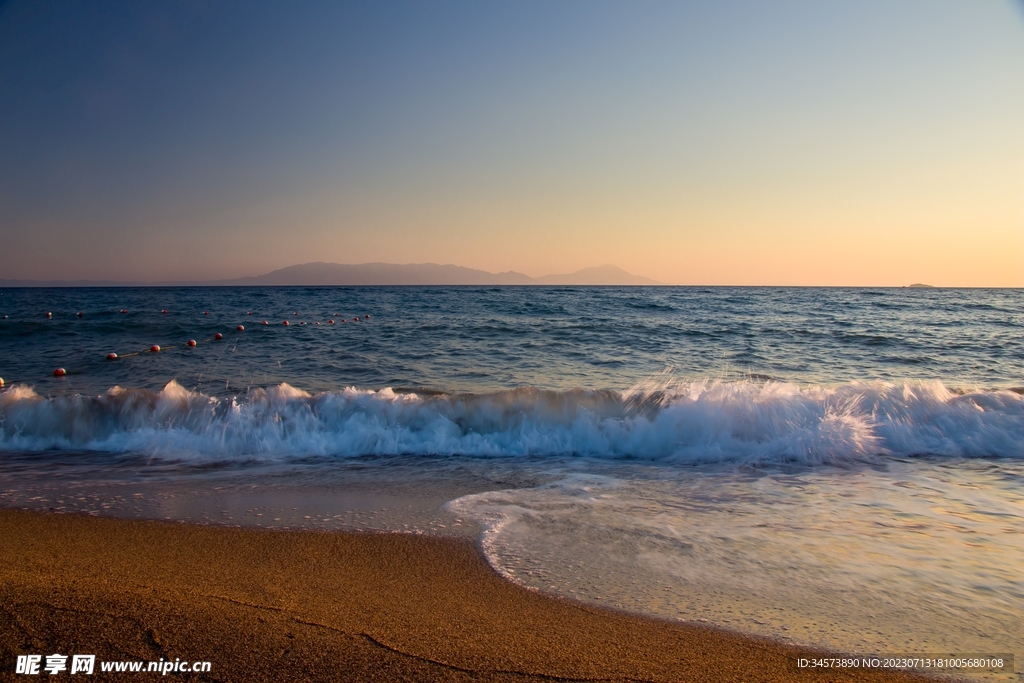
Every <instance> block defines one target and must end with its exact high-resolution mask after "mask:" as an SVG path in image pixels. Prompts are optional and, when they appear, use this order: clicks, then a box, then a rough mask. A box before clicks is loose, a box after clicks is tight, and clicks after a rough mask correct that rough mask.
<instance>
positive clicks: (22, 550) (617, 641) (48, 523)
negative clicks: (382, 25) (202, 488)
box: [0, 510, 925, 681]
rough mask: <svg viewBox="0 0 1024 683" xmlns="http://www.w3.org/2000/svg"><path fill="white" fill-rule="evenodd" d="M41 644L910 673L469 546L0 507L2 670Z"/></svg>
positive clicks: (719, 671)
mask: <svg viewBox="0 0 1024 683" xmlns="http://www.w3.org/2000/svg"><path fill="white" fill-rule="evenodd" d="M52 653H61V654H65V655H69V654H95V655H96V656H97V661H104V660H105V661H113V660H144V661H156V660H159V659H161V658H163V659H165V660H166V659H169V660H174V659H175V658H181V659H183V660H189V661H204V660H205V661H210V662H212V667H211V671H210V673H209V674H189V675H188V676H183V677H191V680H217V681H293V680H295V681H298V680H309V681H552V680H555V681H598V680H600V681H801V680H811V681H825V680H828V681H843V680H871V681H897V680H902V681H906V680H925V679H921V678H917V677H911V676H908V675H903V674H896V673H882V672H864V671H860V672H850V673H846V672H839V671H834V670H833V671H828V672H820V673H819V672H816V671H810V670H806V669H804V670H798V669H797V667H796V664H795V660H796V658H797V657H800V656H808V655H813V654H815V653H813V652H812V651H808V650H805V649H800V648H796V647H791V646H787V645H784V644H780V643H776V642H771V641H765V640H759V639H755V638H748V637H744V636H741V635H737V634H733V633H729V632H724V631H719V630H716V629H713V628H704V627H701V626H697V625H692V624H680V623H669V622H663V621H657V620H653V619H645V618H641V617H636V616H631V615H626V614H620V613H617V612H611V611H607V610H603V609H598V608H593V607H588V606H585V605H580V604H576V603H571V602H568V601H564V600H560V599H557V598H552V597H548V596H545V595H541V594H538V593H534V592H531V591H529V590H526V589H523V588H520V587H518V586H516V585H513V584H511V583H509V582H507V581H505V580H504V579H502V578H501V577H499V576H498V575H497V574H496V573H495V572H494V571H492V570H491V568H490V567H489V566H488V565H487V564H486V562H485V561H484V560H483V558H482V557H481V555H480V553H479V552H478V550H477V548H476V546H475V544H474V543H473V542H472V541H470V540H468V539H462V538H435V537H425V536H413V535H402V534H356V533H328V532H317V531H269V530H260V529H252V528H245V529H243V528H228V527H215V526H198V525H189V524H177V523H167V522H150V521H139V520H125V519H110V518H97V517H87V516H78V515H56V514H46V513H37V512H25V511H18V510H0V679H7V678H8V677H10V678H11V679H22V680H27V678H24V677H21V676H14V675H13V673H12V672H13V671H14V662H15V657H16V655H19V654H40V655H44V656H45V655H48V654H52ZM69 661H70V660H69ZM43 675H44V676H45V675H46V674H45V673H44V674H43ZM64 675H67V673H66V672H65V674H64ZM154 675H155V674H148V675H147V674H126V673H112V674H106V676H107V677H108V678H109V679H111V680H122V681H124V680H130V679H132V678H138V677H139V676H143V677H144V678H147V679H149V678H152V677H153V676H154ZM174 677H175V674H170V675H169V676H168V678H174ZM103 678H104V675H103V674H101V673H100V671H99V665H98V664H97V668H96V675H94V676H93V677H92V678H91V679H90V680H95V679H101V680H102V679H103Z"/></svg>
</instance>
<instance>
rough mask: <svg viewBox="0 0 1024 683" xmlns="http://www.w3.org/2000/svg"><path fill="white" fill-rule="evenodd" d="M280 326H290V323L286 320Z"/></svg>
mask: <svg viewBox="0 0 1024 683" xmlns="http://www.w3.org/2000/svg"><path fill="white" fill-rule="evenodd" d="M281 324H282V325H291V323H290V322H288V321H287V320H285V321H284V322H283V323H281Z"/></svg>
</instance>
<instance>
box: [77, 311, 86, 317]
mask: <svg viewBox="0 0 1024 683" xmlns="http://www.w3.org/2000/svg"><path fill="white" fill-rule="evenodd" d="M75 315H77V316H78V317H79V318H81V317H83V316H84V315H85V313H82V312H81V311H79V312H78V313H75Z"/></svg>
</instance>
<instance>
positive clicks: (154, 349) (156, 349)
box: [149, 344, 160, 353]
mask: <svg viewBox="0 0 1024 683" xmlns="http://www.w3.org/2000/svg"><path fill="white" fill-rule="evenodd" d="M149 350H150V352H152V353H160V347H159V346H157V345H156V344H153V345H152V346H150V347H149Z"/></svg>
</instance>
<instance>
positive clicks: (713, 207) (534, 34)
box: [0, 0, 1024, 287]
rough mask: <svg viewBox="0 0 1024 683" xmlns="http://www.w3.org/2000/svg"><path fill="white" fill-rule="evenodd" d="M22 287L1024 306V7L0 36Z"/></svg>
mask: <svg viewBox="0 0 1024 683" xmlns="http://www.w3.org/2000/svg"><path fill="white" fill-rule="evenodd" d="M0 124H2V125H0V253H2V257H0V268H2V273H3V274H2V275H0V278H31V279H78V278H89V279H132V280H167V279H176V280H178V279H217V278H230V277H239V276H245V275H257V274H260V273H263V272H267V271H269V270H273V269H275V268H280V267H284V266H288V265H292V264H296V263H303V262H307V261H334V262H338V263H362V262H367V261H386V262H391V263H421V262H436V263H455V264H458V265H464V266H469V267H473V268H481V269H484V270H489V271H492V272H497V271H504V270H518V271H520V272H524V273H527V274H529V275H543V274H548V273H564V272H570V271H573V270H577V269H579V268H582V267H586V266H593V265H599V264H603V263H613V264H615V265H618V266H620V267H622V268H625V269H626V270H628V271H630V272H633V273H636V274H639V275H644V276H647V277H651V278H654V279H657V280H660V281H662V282H665V283H678V284H741V285H745V284H750V285H762V284H763V285H776V284H778V285H872V286H881V285H906V284H910V283H913V282H926V283H930V284H934V285H948V286H1013V287H1021V286H1024V5H1022V4H1021V3H1020V2H1012V1H1011V0H979V1H976V2H964V1H963V0H952V1H944V0H920V1H910V0H884V1H877V2H876V1H863V0H857V1H856V2H853V1H851V2H845V3H844V2H820V1H819V0H808V1H807V2H793V1H784V2H729V1H726V2H711V1H708V2H702V3H691V2H615V3H605V2H594V1H586V2H569V1H555V2H550V1H543V2H532V1H528V0H516V1H514V2H512V1H509V2H502V3H497V2H466V3H462V2H422V1H418V2H384V3H371V2H360V3H354V2H353V3H337V2H323V3H317V2H301V3H284V2H281V3H255V2H254V3H243V2H235V3H221V2H171V3H159V4H158V3H137V2H124V3H108V2H67V3H50V2H30V1H28V0H24V1H14V2H8V3H6V4H3V5H2V8H0Z"/></svg>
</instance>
